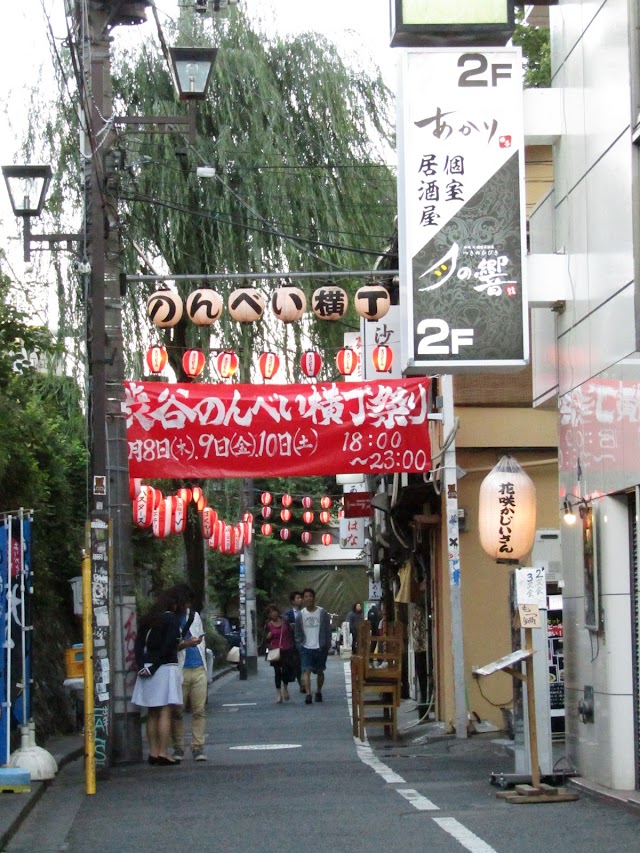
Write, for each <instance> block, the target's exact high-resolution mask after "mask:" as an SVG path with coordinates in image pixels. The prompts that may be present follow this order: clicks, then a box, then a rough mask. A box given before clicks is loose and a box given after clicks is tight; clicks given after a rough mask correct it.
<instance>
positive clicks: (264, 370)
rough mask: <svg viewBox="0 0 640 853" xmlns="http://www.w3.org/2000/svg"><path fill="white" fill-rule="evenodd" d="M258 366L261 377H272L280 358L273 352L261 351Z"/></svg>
mask: <svg viewBox="0 0 640 853" xmlns="http://www.w3.org/2000/svg"><path fill="white" fill-rule="evenodd" d="M258 367H259V368H260V373H261V374H262V378H263V379H273V377H274V376H275V374H276V373H277V372H278V368H279V367H280V359H279V358H278V356H277V355H276V354H275V353H274V352H263V353H262V355H261V356H260V358H259V359H258Z"/></svg>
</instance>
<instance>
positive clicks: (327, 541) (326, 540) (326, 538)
mask: <svg viewBox="0 0 640 853" xmlns="http://www.w3.org/2000/svg"><path fill="white" fill-rule="evenodd" d="M332 542H333V536H332V535H331V534H330V533H323V534H322V544H323V545H331V543H332Z"/></svg>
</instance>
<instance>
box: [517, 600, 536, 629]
mask: <svg viewBox="0 0 640 853" xmlns="http://www.w3.org/2000/svg"><path fill="white" fill-rule="evenodd" d="M518 615H519V616H520V627H521V628H542V619H541V617H540V608H539V607H538V605H537V604H519V605H518Z"/></svg>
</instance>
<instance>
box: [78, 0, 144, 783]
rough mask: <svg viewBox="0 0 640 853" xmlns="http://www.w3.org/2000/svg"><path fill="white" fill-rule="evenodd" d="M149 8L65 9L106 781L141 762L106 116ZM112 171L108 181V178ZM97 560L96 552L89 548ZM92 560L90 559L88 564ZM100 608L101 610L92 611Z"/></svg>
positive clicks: (115, 3)
mask: <svg viewBox="0 0 640 853" xmlns="http://www.w3.org/2000/svg"><path fill="white" fill-rule="evenodd" d="M147 5H148V3H147V2H138V3H133V4H132V3H130V2H124V0H111V2H104V0H89V2H88V3H80V2H79V0H75V2H73V0H71V2H68V6H67V9H68V11H69V10H70V7H71V6H72V13H73V21H74V29H75V36H76V44H77V46H78V50H79V52H80V54H81V58H82V76H83V87H82V91H81V93H80V95H81V99H82V111H83V114H84V130H85V134H86V145H85V151H84V152H83V154H84V155H85V164H86V165H85V174H84V183H85V200H86V201H85V205H86V209H85V216H86V222H85V226H86V228H85V232H86V237H87V247H86V248H87V256H88V260H89V264H90V274H89V288H88V293H87V303H88V304H87V350H88V352H87V355H88V363H89V377H88V379H89V388H88V399H89V435H90V444H91V447H90V449H91V476H90V482H89V514H90V526H91V528H100V526H101V525H103V524H104V523H105V522H108V523H109V527H110V531H111V537H110V538H111V542H112V544H111V548H110V551H111V553H110V555H109V556H110V558H111V559H110V560H109V564H110V566H111V570H110V572H109V574H108V577H107V584H108V590H107V597H106V598H107V601H108V612H106V613H105V612H104V608H99V607H97V606H96V604H97V602H98V601H99V598H100V595H103V594H104V591H105V590H104V579H105V576H106V572H103V571H102V570H103V569H104V564H101V563H100V562H93V563H92V596H93V602H92V603H93V605H94V620H93V624H94V674H95V675H94V685H95V694H96V702H95V722H96V737H98V736H99V735H100V738H101V741H102V743H101V744H100V752H98V746H97V747H96V770H97V772H98V774H99V775H103V776H104V775H107V774H108V772H109V767H110V765H111V763H112V762H113V763H121V762H132V761H140V760H141V759H142V740H141V729H140V717H139V714H138V713H137V712H136V711H135V710H134V707H133V706H131V703H130V697H131V693H132V690H133V682H134V681H135V669H133V667H132V660H133V640H134V638H135V632H136V623H135V600H134V597H133V579H132V574H131V567H130V552H131V549H130V535H131V521H130V516H131V502H130V499H129V470H128V462H127V441H126V420H125V416H124V413H123V408H122V404H123V402H124V357H123V346H122V297H123V295H124V294H122V293H121V292H120V266H119V261H120V252H121V247H120V235H119V226H118V210H117V196H116V192H115V189H114V185H113V180H112V179H110V178H112V173H113V168H112V164H111V161H112V158H113V142H114V137H113V129H112V126H111V125H110V124H109V119H110V117H111V116H112V113H113V96H112V86H111V54H110V45H111V40H112V39H111V35H110V33H111V30H112V29H113V28H114V27H115V26H117V25H119V24H134V23H142V22H143V21H144V20H145V15H144V7H145V6H147ZM110 172H111V174H110ZM97 551H98V554H97V557H100V553H99V551H100V549H99V548H98V549H97ZM96 559H97V558H96ZM99 611H100V612H99Z"/></svg>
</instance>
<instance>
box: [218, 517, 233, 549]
mask: <svg viewBox="0 0 640 853" xmlns="http://www.w3.org/2000/svg"><path fill="white" fill-rule="evenodd" d="M218 549H219V550H220V552H221V553H223V554H235V553H237V552H236V538H235V529H234V527H233V525H232V524H225V526H224V530H223V531H222V536H221V538H220V544H219V545H218Z"/></svg>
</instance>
